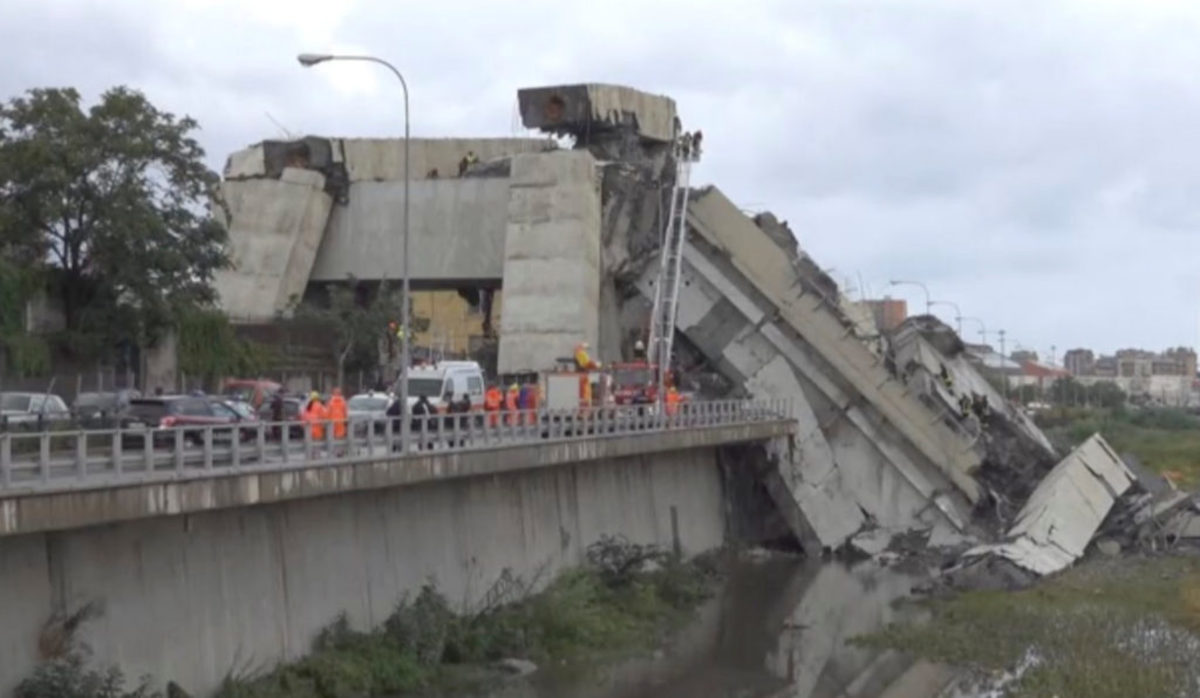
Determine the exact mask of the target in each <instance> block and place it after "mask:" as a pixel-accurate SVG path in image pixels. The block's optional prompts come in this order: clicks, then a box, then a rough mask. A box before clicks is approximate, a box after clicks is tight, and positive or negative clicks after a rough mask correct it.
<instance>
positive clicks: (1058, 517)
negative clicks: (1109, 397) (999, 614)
mask: <svg viewBox="0 0 1200 698" xmlns="http://www.w3.org/2000/svg"><path fill="white" fill-rule="evenodd" d="M1134 480H1135V478H1134V476H1133V474H1132V473H1131V472H1129V469H1128V468H1126V467H1125V464H1124V463H1123V462H1121V458H1120V457H1119V456H1118V455H1117V453H1116V451H1113V449H1112V447H1111V446H1109V445H1108V443H1107V442H1106V441H1105V440H1104V439H1103V438H1102V437H1101V436H1100V435H1099V434H1095V435H1093V436H1092V437H1091V438H1089V439H1088V440H1087V441H1085V442H1083V443H1082V444H1080V445H1079V446H1077V447H1076V448H1075V450H1073V451H1071V453H1070V454H1068V455H1067V457H1066V458H1064V459H1062V461H1061V462H1059V464H1058V465H1056V466H1054V470H1051V471H1050V474H1049V475H1047V476H1046V478H1045V479H1044V480H1042V482H1041V484H1039V485H1038V487H1037V489H1036V490H1034V492H1033V496H1032V497H1030V498H1029V501H1028V502H1026V503H1025V506H1024V507H1023V508H1022V509H1021V511H1020V512H1019V513H1018V514H1017V518H1016V521H1015V522H1014V523H1013V525H1012V527H1011V528H1009V530H1008V533H1007V534H1006V536H1005V537H1006V538H1007V542H1005V543H1001V544H998V545H985V546H979V547H977V548H973V549H972V550H970V551H968V552H967V554H966V557H968V558H971V557H982V556H985V555H997V556H999V557H1003V558H1006V559H1008V560H1011V561H1012V562H1013V563H1015V564H1016V565H1017V566H1019V567H1021V568H1024V569H1026V570H1029V571H1030V572H1033V573H1035V574H1039V575H1046V574H1051V573H1053V572H1058V571H1060V570H1063V569H1066V568H1067V567H1068V566H1070V565H1071V563H1073V562H1075V560H1078V559H1079V558H1080V557H1082V556H1083V553H1084V551H1086V550H1087V546H1088V543H1090V542H1091V540H1092V536H1094V535H1095V534H1096V531H1097V530H1098V529H1099V528H1100V524H1102V523H1104V519H1105V517H1106V516H1108V512H1109V511H1110V510H1111V509H1112V507H1113V504H1115V503H1116V500H1117V499H1118V498H1119V497H1120V496H1121V495H1123V494H1124V493H1125V492H1126V491H1128V490H1129V488H1130V487H1132V486H1133V483H1134Z"/></svg>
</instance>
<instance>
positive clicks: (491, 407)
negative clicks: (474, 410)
mask: <svg viewBox="0 0 1200 698" xmlns="http://www.w3.org/2000/svg"><path fill="white" fill-rule="evenodd" d="M503 404H504V395H503V394H501V392H500V388H498V387H496V385H495V384H493V385H490V386H488V389H487V392H486V393H484V394H483V409H484V411H486V412H487V413H488V425H489V426H492V427H498V426H500V407H501V406H502V405H503Z"/></svg>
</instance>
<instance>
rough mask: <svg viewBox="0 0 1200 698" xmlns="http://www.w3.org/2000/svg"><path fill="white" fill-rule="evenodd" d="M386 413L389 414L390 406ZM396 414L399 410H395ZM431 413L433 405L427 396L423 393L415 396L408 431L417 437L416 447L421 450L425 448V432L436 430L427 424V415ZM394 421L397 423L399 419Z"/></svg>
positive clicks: (398, 402) (397, 403) (396, 403)
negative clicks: (417, 396) (415, 399)
mask: <svg viewBox="0 0 1200 698" xmlns="http://www.w3.org/2000/svg"><path fill="white" fill-rule="evenodd" d="M392 404H393V405H399V404H400V401H399V400H396V402H394V403H392ZM388 414H391V408H390V407H389V408H388ZM397 414H399V412H397ZM431 414H433V405H431V404H429V398H428V397H426V396H424V395H422V396H421V397H419V398H417V401H416V403H414V404H413V408H412V424H411V425H410V431H411V432H412V433H413V435H414V436H416V438H417V448H418V449H419V450H422V451H423V450H425V446H426V443H425V436H426V434H427V433H429V432H432V431H436V430H437V429H436V428H430V426H429V415H431ZM396 421H397V423H399V420H396Z"/></svg>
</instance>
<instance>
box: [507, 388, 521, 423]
mask: <svg viewBox="0 0 1200 698" xmlns="http://www.w3.org/2000/svg"><path fill="white" fill-rule="evenodd" d="M520 397H521V388H520V387H519V386H517V384H516V383H513V384H512V385H510V386H508V392H507V393H505V394H504V411H505V412H507V413H508V414H506V415H505V416H504V423H505V424H510V425H511V424H516V423H517V418H518V413H517V410H519V409H520V405H518V404H517V403H518V401H519V399H520Z"/></svg>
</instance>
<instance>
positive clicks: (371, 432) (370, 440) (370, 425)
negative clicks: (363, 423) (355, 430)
mask: <svg viewBox="0 0 1200 698" xmlns="http://www.w3.org/2000/svg"><path fill="white" fill-rule="evenodd" d="M375 423H376V419H375V417H374V415H372V416H371V419H370V420H369V421H367V439H366V440H367V455H368V456H371V457H374V456H375Z"/></svg>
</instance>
